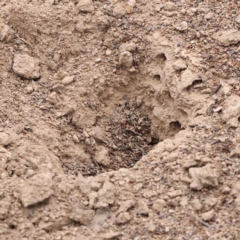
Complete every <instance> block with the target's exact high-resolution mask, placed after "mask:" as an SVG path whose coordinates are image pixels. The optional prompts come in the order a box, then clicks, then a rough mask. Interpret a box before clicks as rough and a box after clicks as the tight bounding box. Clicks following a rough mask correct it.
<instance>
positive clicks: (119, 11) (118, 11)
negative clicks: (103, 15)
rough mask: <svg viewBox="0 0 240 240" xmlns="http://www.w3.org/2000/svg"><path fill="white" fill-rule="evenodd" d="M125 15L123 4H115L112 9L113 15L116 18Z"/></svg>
mask: <svg viewBox="0 0 240 240" xmlns="http://www.w3.org/2000/svg"><path fill="white" fill-rule="evenodd" d="M126 13H127V9H126V8H125V7H124V5H123V3H120V2H118V3H116V4H115V6H114V8H113V15H114V16H116V17H122V16H125V15H126Z"/></svg>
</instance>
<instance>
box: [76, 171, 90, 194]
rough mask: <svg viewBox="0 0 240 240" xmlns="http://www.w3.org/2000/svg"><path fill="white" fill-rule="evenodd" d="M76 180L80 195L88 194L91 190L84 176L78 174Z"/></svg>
mask: <svg viewBox="0 0 240 240" xmlns="http://www.w3.org/2000/svg"><path fill="white" fill-rule="evenodd" d="M76 181H77V185H78V187H79V189H80V192H81V193H82V195H83V196H88V195H89V194H90V192H91V185H90V183H89V181H88V179H86V178H84V177H83V176H82V175H81V174H79V175H78V178H77V180H76Z"/></svg>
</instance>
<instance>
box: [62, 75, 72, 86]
mask: <svg viewBox="0 0 240 240" xmlns="http://www.w3.org/2000/svg"><path fill="white" fill-rule="evenodd" d="M74 78H75V76H68V77H65V78H64V79H63V80H62V84H63V85H64V86H66V85H69V84H71V83H73V82H74Z"/></svg>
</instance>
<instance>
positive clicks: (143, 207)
mask: <svg viewBox="0 0 240 240" xmlns="http://www.w3.org/2000/svg"><path fill="white" fill-rule="evenodd" d="M138 214H139V215H144V216H148V214H149V208H148V205H147V203H146V202H145V201H144V200H142V199H139V201H138Z"/></svg>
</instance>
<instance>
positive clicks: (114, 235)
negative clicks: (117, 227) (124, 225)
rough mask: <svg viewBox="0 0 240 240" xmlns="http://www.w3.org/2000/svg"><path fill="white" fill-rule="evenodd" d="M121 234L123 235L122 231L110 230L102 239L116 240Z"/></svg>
mask: <svg viewBox="0 0 240 240" xmlns="http://www.w3.org/2000/svg"><path fill="white" fill-rule="evenodd" d="M121 236H122V233H120V232H110V233H106V234H104V235H103V236H101V239H103V240H114V239H119V238H120V237H121Z"/></svg>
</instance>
